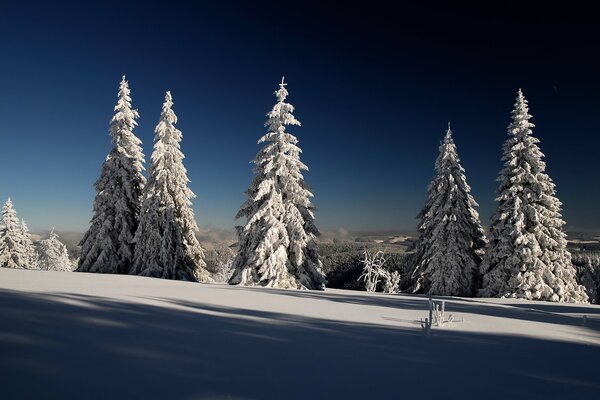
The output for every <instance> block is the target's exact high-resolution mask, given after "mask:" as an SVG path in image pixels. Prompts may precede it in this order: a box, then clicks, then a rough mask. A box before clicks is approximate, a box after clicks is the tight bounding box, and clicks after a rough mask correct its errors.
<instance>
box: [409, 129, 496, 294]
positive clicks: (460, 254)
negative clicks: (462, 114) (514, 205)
mask: <svg viewBox="0 0 600 400" xmlns="http://www.w3.org/2000/svg"><path fill="white" fill-rule="evenodd" d="M435 170H436V176H435V178H434V179H433V181H432V182H431V184H430V185H429V188H428V191H427V200H426V203H425V206H424V207H423V210H422V211H421V212H420V214H419V218H420V220H421V222H420V224H419V239H418V242H417V257H416V264H415V269H414V271H413V276H412V279H413V280H414V286H413V291H415V292H423V293H427V294H432V295H441V296H471V295H473V294H474V292H475V290H476V286H477V284H478V271H479V266H480V264H481V257H482V256H483V248H484V246H485V244H486V239H485V234H484V231H483V228H482V227H481V223H480V220H479V213H478V212H477V210H476V207H477V206H478V205H477V203H476V202H475V199H474V198H473V196H472V195H471V188H470V187H469V185H468V183H467V178H466V176H465V170H464V169H463V167H462V166H461V164H460V160H459V158H458V154H457V150H456V145H455V144H454V140H453V138H452V131H451V130H450V126H449V125H448V130H447V131H446V137H445V138H444V140H443V142H442V144H441V145H440V154H439V156H438V158H437V160H436V163H435Z"/></svg>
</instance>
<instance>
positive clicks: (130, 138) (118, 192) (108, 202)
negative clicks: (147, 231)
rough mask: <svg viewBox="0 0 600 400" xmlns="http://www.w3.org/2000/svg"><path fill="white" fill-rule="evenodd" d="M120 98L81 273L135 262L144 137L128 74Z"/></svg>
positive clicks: (116, 270) (124, 268) (118, 270)
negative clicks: (138, 130)
mask: <svg viewBox="0 0 600 400" xmlns="http://www.w3.org/2000/svg"><path fill="white" fill-rule="evenodd" d="M118 97H119V100H118V102H117V105H116V106H115V115H114V116H113V117H112V119H111V121H110V128H109V131H110V135H111V138H112V143H113V148H112V150H111V152H110V153H109V155H108V156H107V158H106V161H105V162H104V164H103V165H102V171H101V174H100V178H98V180H97V181H96V198H95V199H94V215H93V217H92V220H91V222H90V228H89V229H88V231H87V232H86V233H85V235H84V236H83V238H82V240H81V243H80V245H81V257H80V258H79V262H78V268H77V271H79V272H100V273H112V274H124V273H127V272H128V271H129V269H130V268H131V264H132V261H133V253H134V245H133V244H132V240H133V237H134V235H135V231H136V229H137V222H138V218H139V210H140V204H141V195H142V190H143V187H144V185H145V182H146V179H145V178H144V176H143V174H142V171H143V170H144V167H143V162H144V154H143V153H142V148H141V143H142V142H141V141H140V139H138V138H137V137H136V136H135V135H134V133H133V129H134V128H135V127H136V126H137V122H136V119H137V118H139V114H138V112H137V111H136V110H133V109H132V108H131V97H130V90H129V86H128V83H127V81H126V80H125V77H124V76H123V79H122V81H121V84H120V86H119V93H118Z"/></svg>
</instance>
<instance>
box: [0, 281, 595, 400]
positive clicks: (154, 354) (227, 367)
mask: <svg viewBox="0 0 600 400" xmlns="http://www.w3.org/2000/svg"><path fill="white" fill-rule="evenodd" d="M173 303H176V305H174V304H169V303H165V304H164V305H161V306H156V305H148V304H141V303H122V302H117V301H111V300H107V299H104V298H98V297H93V296H82V295H67V294H32V293H23V292H15V291H6V290H5V291H0V376H1V377H2V378H1V382H0V398H2V399H13V398H44V399H69V398H85V399H106V398H111V399H132V398H144V399H154V398H160V399H165V398H167V399H331V398H348V399H353V398H356V399H390V398H405V397H406V398H410V397H415V398H417V397H418V398H421V399H428V398H432V399H433V398H445V399H464V398H479V397H480V396H484V397H485V398H486V399H507V398H524V397H527V398H529V399H548V398H594V397H595V395H597V393H598V390H600V384H599V383H598V379H597V373H596V369H595V366H596V363H597V361H596V360H598V358H599V357H600V346H591V345H583V344H577V343H566V342H554V341H546V340H538V339H533V338H523V337H514V336H503V335H481V334H469V333H460V332H449V331H439V332H438V333H436V334H434V335H432V336H423V334H422V333H421V332H420V330H417V329H406V328H393V327H383V326H378V325H363V324H348V323H340V322H335V321H327V320H320V319H314V318H305V317H301V316H293V315H288V314H282V313H272V312H264V311H257V310H254V311H249V310H245V309H241V308H227V307H220V306H215V305H206V304H198V303H193V302H181V301H174V302H173ZM565 366H569V367H568V368H565Z"/></svg>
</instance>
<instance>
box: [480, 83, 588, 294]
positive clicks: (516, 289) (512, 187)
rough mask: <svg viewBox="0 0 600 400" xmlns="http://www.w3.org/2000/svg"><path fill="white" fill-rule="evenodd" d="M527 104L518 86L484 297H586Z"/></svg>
mask: <svg viewBox="0 0 600 400" xmlns="http://www.w3.org/2000/svg"><path fill="white" fill-rule="evenodd" d="M530 118H531V115H529V107H528V104H527V100H525V97H524V96H523V93H522V92H521V90H519V92H518V95H517V100H516V103H515V108H514V110H513V112H512V123H511V124H510V125H509V127H508V135H509V137H508V139H507V140H506V142H505V143H504V147H503V158H502V159H503V161H504V167H503V169H502V171H501V173H500V176H499V178H498V181H499V182H500V186H499V188H498V196H497V198H496V201H497V203H498V205H497V209H496V212H495V213H494V215H493V217H492V222H491V226H490V241H489V244H488V247H487V252H486V255H485V258H484V261H483V263H482V266H481V271H482V273H483V274H484V276H483V288H482V290H481V291H480V295H481V296H485V297H501V296H506V297H508V296H510V297H519V298H525V299H531V300H548V301H567V302H585V301H587V295H586V293H585V290H584V289H583V287H582V286H580V285H578V284H577V282H576V280H575V269H574V267H573V265H572V264H571V255H570V253H569V252H568V251H567V240H566V235H565V233H564V232H563V229H562V227H563V225H564V224H565V222H564V221H563V219H562V216H561V206H562V204H561V202H560V201H559V200H558V198H557V197H556V190H555V185H554V183H553V182H552V180H551V179H550V177H549V176H548V175H547V174H546V172H545V170H546V164H545V162H544V161H542V158H543V156H544V155H543V154H542V152H541V151H540V149H539V147H538V143H539V140H538V139H537V138H535V137H534V136H533V135H532V130H531V128H533V127H534V125H533V124H532V123H531V122H529V119H530Z"/></svg>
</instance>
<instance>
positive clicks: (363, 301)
mask: <svg viewBox="0 0 600 400" xmlns="http://www.w3.org/2000/svg"><path fill="white" fill-rule="evenodd" d="M240 290H250V291H260V292H261V293H267V294H273V295H284V296H292V297H299V298H306V299H315V300H322V301H332V302H338V303H348V304H357V305H364V306H377V307H389V308H393V309H402V310H423V313H424V314H423V316H424V317H425V316H426V310H427V309H428V303H427V301H428V296H425V295H414V294H411V295H406V294H403V295H401V296H396V295H382V294H365V293H364V292H363V293H362V294H357V295H347V294H341V293H332V292H318V291H308V290H285V289H271V288H269V289H267V290H265V288H254V287H245V288H243V289H240ZM434 299H435V300H446V303H447V304H446V309H447V310H448V311H449V312H450V313H453V314H455V316H456V315H458V314H479V315H487V316H490V317H499V318H511V319H520V320H524V321H535V322H544V323H548V324H558V325H571V326H580V325H582V323H583V322H582V318H581V317H574V316H570V315H567V314H569V313H582V314H587V315H588V316H594V317H597V316H600V307H595V306H589V307H586V306H573V305H568V304H560V303H557V304H556V305H548V304H540V303H537V302H534V301H532V302H529V303H527V304H522V303H521V304H494V303H485V302H483V301H480V300H477V299H469V298H455V297H444V296H434ZM586 327H587V328H589V329H592V330H595V331H598V332H600V318H593V319H588V321H587V323H586Z"/></svg>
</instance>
